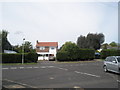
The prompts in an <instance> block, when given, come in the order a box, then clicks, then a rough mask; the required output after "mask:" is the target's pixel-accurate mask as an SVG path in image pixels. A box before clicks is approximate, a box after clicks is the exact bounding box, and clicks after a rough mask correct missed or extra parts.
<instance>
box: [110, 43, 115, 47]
mask: <svg viewBox="0 0 120 90" xmlns="http://www.w3.org/2000/svg"><path fill="white" fill-rule="evenodd" d="M109 45H110V46H112V47H117V43H116V42H111V43H110V44H109Z"/></svg>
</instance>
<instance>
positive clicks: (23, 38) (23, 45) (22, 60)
mask: <svg viewBox="0 0 120 90" xmlns="http://www.w3.org/2000/svg"><path fill="white" fill-rule="evenodd" d="M24 40H25V38H23V46H22V64H23V63H24Z"/></svg>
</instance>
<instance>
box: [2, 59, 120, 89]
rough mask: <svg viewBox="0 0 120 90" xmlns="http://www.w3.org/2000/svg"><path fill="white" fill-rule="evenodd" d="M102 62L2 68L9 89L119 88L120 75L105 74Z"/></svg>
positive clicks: (41, 64)
mask: <svg viewBox="0 0 120 90" xmlns="http://www.w3.org/2000/svg"><path fill="white" fill-rule="evenodd" d="M102 67H103V61H90V62H83V61H82V62H70V63H67V62H65V63H64V62H53V61H41V62H39V63H37V64H30V65H3V66H2V72H3V73H2V75H3V78H2V80H3V81H2V82H3V86H4V87H6V88H82V89H84V88H119V86H120V76H119V75H118V74H115V73H111V72H108V73H106V72H104V71H103V68H102Z"/></svg>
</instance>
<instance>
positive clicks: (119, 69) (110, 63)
mask: <svg viewBox="0 0 120 90" xmlns="http://www.w3.org/2000/svg"><path fill="white" fill-rule="evenodd" d="M103 68H104V71H105V72H107V71H112V72H115V73H120V56H109V57H107V58H106V59H105V61H104V66H103Z"/></svg>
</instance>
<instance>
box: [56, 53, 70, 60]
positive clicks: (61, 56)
mask: <svg viewBox="0 0 120 90" xmlns="http://www.w3.org/2000/svg"><path fill="white" fill-rule="evenodd" d="M56 59H57V60H58V61H68V60H69V55H68V52H67V51H59V52H58V53H57V55H56Z"/></svg>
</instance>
